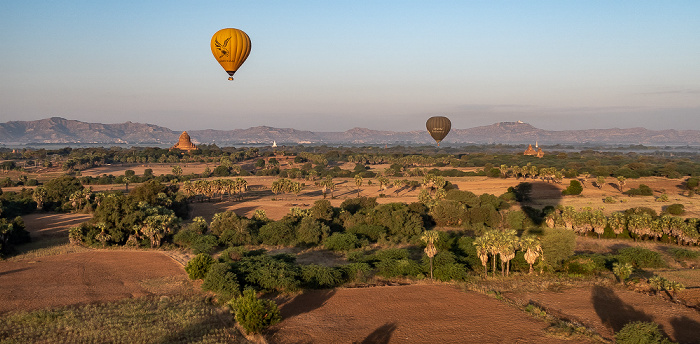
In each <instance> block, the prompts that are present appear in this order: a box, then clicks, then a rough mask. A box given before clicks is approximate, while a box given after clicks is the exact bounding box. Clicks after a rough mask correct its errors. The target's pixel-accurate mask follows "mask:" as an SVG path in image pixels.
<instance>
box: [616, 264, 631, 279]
mask: <svg viewBox="0 0 700 344" xmlns="http://www.w3.org/2000/svg"><path fill="white" fill-rule="evenodd" d="M612 271H613V273H614V274H615V276H617V277H618V278H619V279H620V283H622V284H625V280H626V279H627V278H628V277H630V275H631V274H632V264H630V263H617V262H616V263H613V269H612Z"/></svg>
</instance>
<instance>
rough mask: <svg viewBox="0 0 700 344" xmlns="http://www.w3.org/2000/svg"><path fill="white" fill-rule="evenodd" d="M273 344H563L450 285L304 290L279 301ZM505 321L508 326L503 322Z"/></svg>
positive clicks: (539, 325)
mask: <svg viewBox="0 0 700 344" xmlns="http://www.w3.org/2000/svg"><path fill="white" fill-rule="evenodd" d="M280 308H281V312H282V316H283V319H284V320H283V321H282V322H281V323H279V324H278V325H276V326H274V327H273V328H272V330H271V332H272V333H271V334H269V335H268V339H269V341H270V342H271V343H431V342H432V343H567V342H580V341H578V340H571V341H567V340H562V339H558V338H553V337H549V336H548V335H547V333H546V331H545V328H546V327H547V324H545V323H544V322H542V321H539V320H537V319H535V318H533V317H531V316H529V315H527V314H525V313H524V312H522V311H520V310H518V309H516V308H513V307H511V306H508V305H506V304H504V303H502V302H500V301H498V300H495V299H493V298H490V297H488V296H485V295H482V294H478V293H474V292H463V291H460V290H457V289H455V288H453V287H450V286H441V285H410V286H393V287H390V286H386V287H372V288H354V289H337V290H316V291H307V292H305V293H303V294H301V295H299V296H297V297H295V298H292V299H291V300H287V301H286V302H284V303H282V304H281V306H280ZM506 323H507V326H503V325H504V324H506Z"/></svg>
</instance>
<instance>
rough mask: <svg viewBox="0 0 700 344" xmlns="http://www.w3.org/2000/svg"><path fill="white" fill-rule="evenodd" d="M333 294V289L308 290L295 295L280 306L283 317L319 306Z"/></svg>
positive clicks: (286, 317) (289, 316) (302, 312)
mask: <svg viewBox="0 0 700 344" xmlns="http://www.w3.org/2000/svg"><path fill="white" fill-rule="evenodd" d="M333 295H335V290H333V289H328V290H310V291H305V292H303V293H302V294H300V295H297V296H295V297H294V298H292V299H291V300H289V301H288V302H285V303H284V304H283V305H282V307H280V313H281V314H282V318H283V319H289V318H291V317H295V316H297V315H300V314H304V313H308V312H311V311H313V310H315V309H318V308H321V307H322V306H323V305H324V304H326V301H328V299H330V298H331V297H333Z"/></svg>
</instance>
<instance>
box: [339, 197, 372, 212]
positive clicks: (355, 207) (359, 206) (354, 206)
mask: <svg viewBox="0 0 700 344" xmlns="http://www.w3.org/2000/svg"><path fill="white" fill-rule="evenodd" d="M377 205H378V203H377V198H376V197H356V198H348V199H346V200H345V201H343V203H341V204H340V208H341V209H345V210H346V211H348V212H349V213H350V214H354V213H356V212H358V211H361V210H365V211H369V210H371V209H374V207H376V206H377Z"/></svg>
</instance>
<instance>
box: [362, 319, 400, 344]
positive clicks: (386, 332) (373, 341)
mask: <svg viewBox="0 0 700 344" xmlns="http://www.w3.org/2000/svg"><path fill="white" fill-rule="evenodd" d="M394 331H396V323H386V324H384V325H382V326H379V327H378V328H377V329H376V330H374V331H372V333H370V334H369V335H368V336H367V337H365V339H364V340H362V341H361V342H360V344H387V343H389V340H391V336H392V335H393V334H394Z"/></svg>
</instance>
